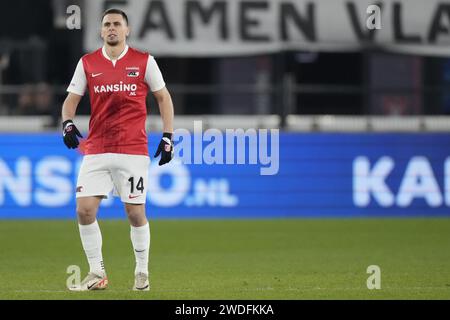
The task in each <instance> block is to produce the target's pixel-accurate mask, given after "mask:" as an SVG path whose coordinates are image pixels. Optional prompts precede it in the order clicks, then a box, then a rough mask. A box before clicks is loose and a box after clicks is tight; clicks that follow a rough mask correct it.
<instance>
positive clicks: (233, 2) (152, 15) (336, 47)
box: [82, 0, 450, 56]
mask: <svg viewBox="0 0 450 320" xmlns="http://www.w3.org/2000/svg"><path fill="white" fill-rule="evenodd" d="M84 3H85V5H84V7H83V8H82V12H83V16H84V21H83V27H84V30H83V31H84V45H85V49H86V50H88V51H91V50H95V49H97V48H99V47H100V46H101V45H102V41H101V38H100V27H101V23H100V19H101V15H102V12H103V11H104V10H106V9H108V8H113V7H114V8H119V9H122V10H124V11H125V12H126V13H127V15H128V18H129V24H130V27H131V35H130V38H129V40H128V43H129V44H130V45H131V46H134V47H136V48H139V49H141V50H146V51H149V52H151V53H152V54H153V55H157V56H227V55H249V54H264V53H271V52H277V51H280V50H288V49H294V50H323V51H351V50H360V49H361V48H364V47H375V48H377V47H381V48H384V49H388V50H394V51H399V52H407V53H413V54H433V55H450V0H384V1H383V0H378V1H377V0H372V1H370V0H89V1H85V2H84ZM373 5H376V7H374V6H373ZM378 8H379V9H380V10H379V11H378ZM378 13H379V14H378ZM377 28H379V29H377Z"/></svg>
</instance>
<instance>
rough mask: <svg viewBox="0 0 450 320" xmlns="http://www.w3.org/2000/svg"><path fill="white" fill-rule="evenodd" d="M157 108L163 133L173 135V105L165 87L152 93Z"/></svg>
mask: <svg viewBox="0 0 450 320" xmlns="http://www.w3.org/2000/svg"><path fill="white" fill-rule="evenodd" d="M153 95H154V97H155V99H156V102H157V103H158V106H159V112H160V114H161V119H162V122H163V132H169V133H173V117H174V111H173V103H172V98H171V96H170V93H169V90H167V88H166V87H164V88H162V89H161V90H158V91H155V92H153Z"/></svg>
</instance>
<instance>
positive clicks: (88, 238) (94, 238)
mask: <svg viewBox="0 0 450 320" xmlns="http://www.w3.org/2000/svg"><path fill="white" fill-rule="evenodd" d="M78 227H79V229H80V237H81V243H82V244H83V249H84V252H85V253H86V257H87V259H88V262H89V268H90V272H95V273H100V274H101V273H104V272H105V267H104V266H103V256H102V234H101V232H100V227H99V226H98V223H97V220H95V221H94V222H93V223H91V224H87V225H81V224H78Z"/></svg>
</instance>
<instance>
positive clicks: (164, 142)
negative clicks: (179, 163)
mask: <svg viewBox="0 0 450 320" xmlns="http://www.w3.org/2000/svg"><path fill="white" fill-rule="evenodd" d="M160 153H161V159H160V160H159V165H160V166H162V165H163V164H166V163H168V162H170V160H172V158H173V142H172V134H171V133H168V132H164V133H163V137H162V139H161V142H160V143H159V145H158V149H157V150H156V153H155V158H156V157H157V156H159V154H160Z"/></svg>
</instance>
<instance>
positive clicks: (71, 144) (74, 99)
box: [61, 92, 83, 149]
mask: <svg viewBox="0 0 450 320" xmlns="http://www.w3.org/2000/svg"><path fill="white" fill-rule="evenodd" d="M81 98H82V96H80V95H78V94H74V93H72V92H69V94H68V95H67V97H66V99H65V100H64V103H63V106H62V111H61V117H62V120H63V123H62V130H63V140H64V144H65V145H66V146H67V148H69V149H75V148H77V147H78V145H79V141H78V137H80V138H82V137H83V136H82V135H81V133H80V131H78V129H77V127H76V126H75V124H74V123H73V120H72V119H73V118H74V117H75V113H76V111H77V107H78V104H79V103H80V100H81Z"/></svg>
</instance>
